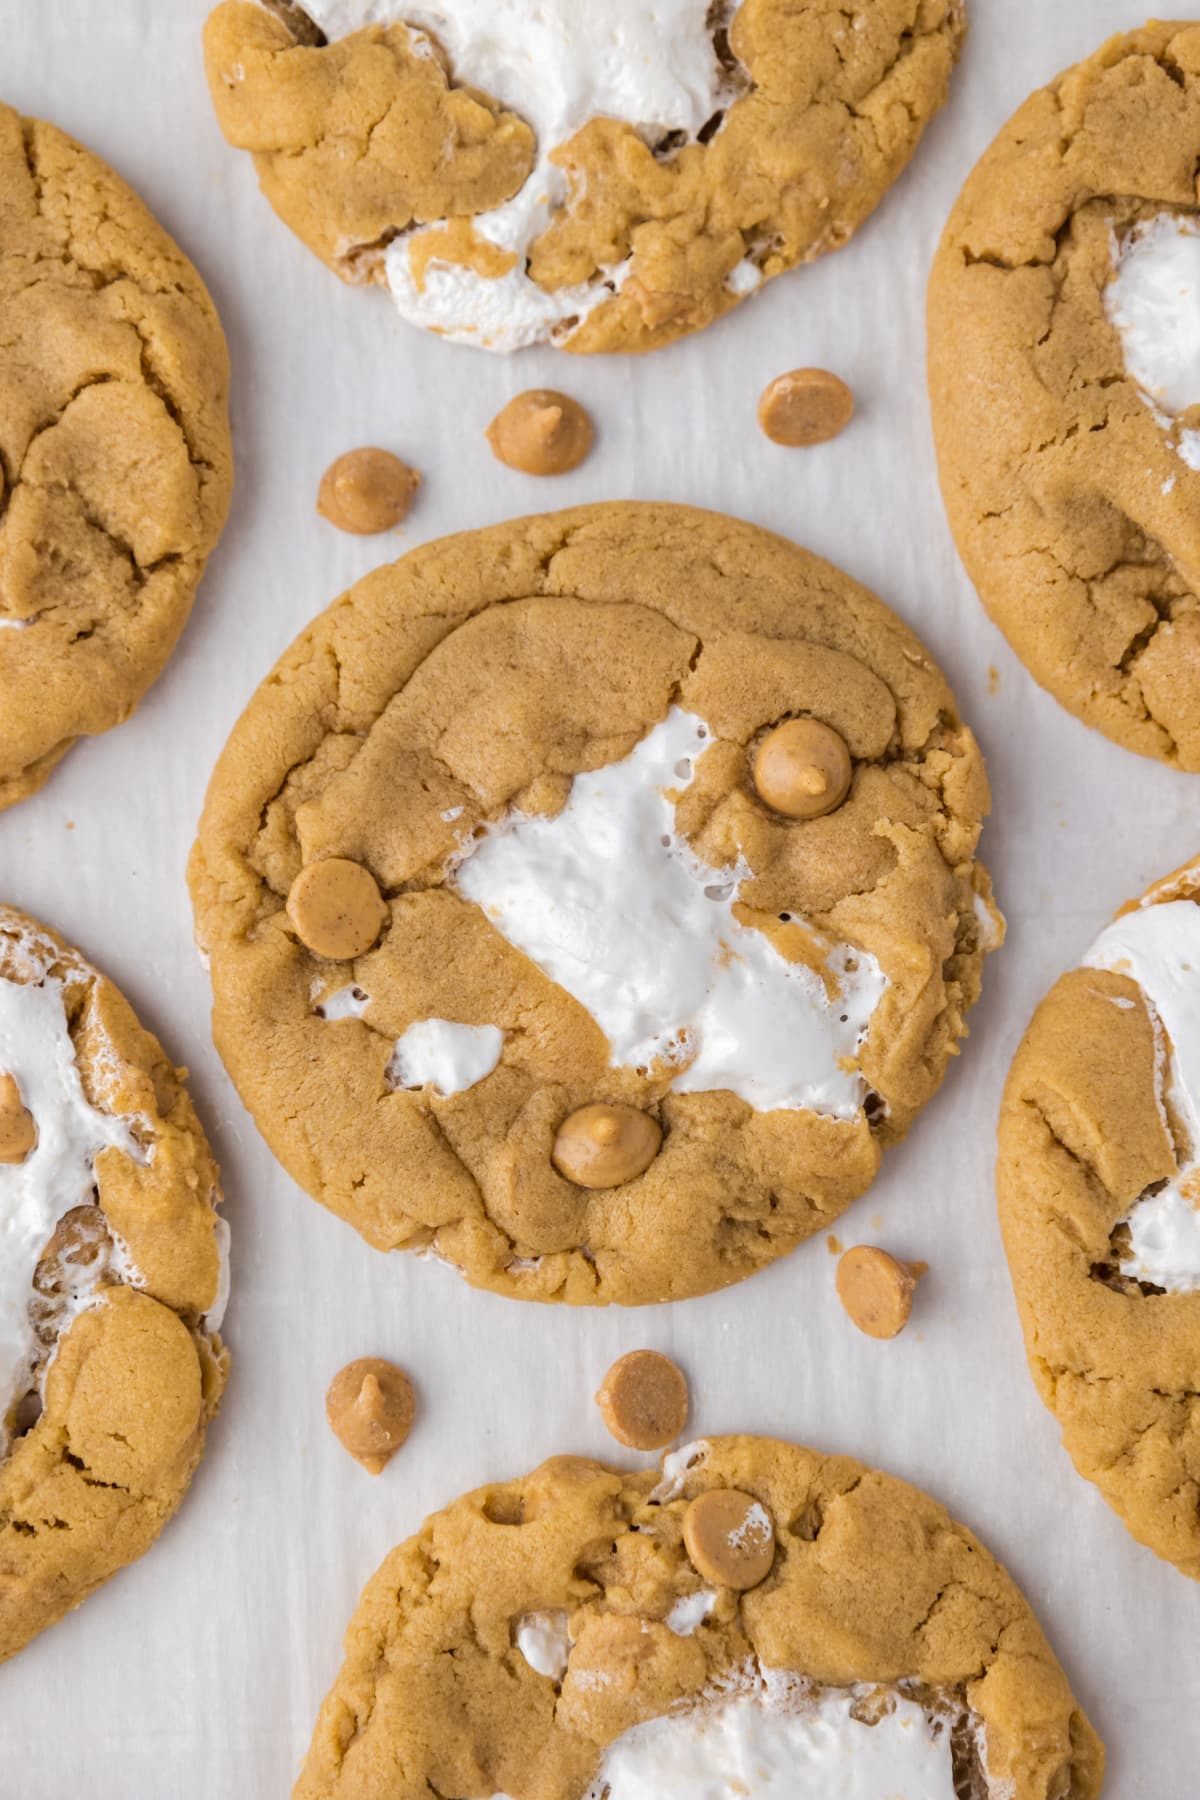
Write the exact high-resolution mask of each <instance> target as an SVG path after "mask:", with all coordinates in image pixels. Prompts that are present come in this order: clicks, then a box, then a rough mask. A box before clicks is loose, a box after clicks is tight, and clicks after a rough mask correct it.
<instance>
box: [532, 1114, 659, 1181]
mask: <svg viewBox="0 0 1200 1800" xmlns="http://www.w3.org/2000/svg"><path fill="white" fill-rule="evenodd" d="M661 1143H662V1127H661V1125H659V1123H658V1121H657V1120H656V1119H652V1118H651V1117H650V1114H649V1113H644V1112H639V1111H638V1109H637V1107H636V1106H622V1105H620V1104H619V1103H616V1104H613V1105H611V1106H610V1105H605V1104H602V1103H599V1102H597V1103H595V1104H593V1105H591V1106H581V1107H579V1109H578V1110H577V1111H576V1112H573V1113H569V1114H568V1116H567V1117H566V1118H565V1119H564V1120H563V1122H562V1124H561V1125H560V1126H559V1128H558V1136H557V1137H556V1138H555V1140H554V1149H553V1150H552V1151H551V1153H550V1160H551V1161H552V1162H553V1164H554V1166H555V1168H556V1169H557V1170H558V1172H559V1174H560V1175H565V1176H566V1178H567V1180H568V1181H574V1182H575V1183H577V1185H578V1186H579V1187H586V1188H610V1187H620V1185H621V1183H622V1182H623V1181H632V1180H633V1179H634V1177H635V1176H637V1175H641V1174H643V1173H644V1172H645V1171H646V1170H647V1169H648V1168H649V1167H650V1164H651V1163H652V1162H653V1161H654V1159H655V1157H656V1156H657V1155H658V1151H659V1146H660V1145H661Z"/></svg>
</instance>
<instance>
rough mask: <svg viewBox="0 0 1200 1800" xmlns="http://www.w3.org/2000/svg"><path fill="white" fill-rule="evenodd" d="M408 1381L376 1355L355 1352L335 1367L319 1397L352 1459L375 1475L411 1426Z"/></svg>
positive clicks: (332, 1426) (399, 1371) (414, 1409)
mask: <svg viewBox="0 0 1200 1800" xmlns="http://www.w3.org/2000/svg"><path fill="white" fill-rule="evenodd" d="M415 1411H416V1402H415V1400H414V1398H413V1390H412V1382H411V1381H410V1380H409V1379H408V1376H407V1375H406V1374H405V1373H404V1370H403V1369H398V1368H397V1367H396V1365H395V1363H390V1362H386V1361H385V1360H384V1358H383V1357H381V1356H360V1357H359V1358H358V1360H357V1361H356V1362H352V1363H347V1364H346V1366H345V1368H344V1369H339V1370H338V1372H337V1374H336V1375H335V1376H334V1378H333V1380H332V1381H331V1382H330V1384H329V1392H328V1393H327V1394H326V1396H325V1416H326V1418H327V1419H328V1420H329V1425H330V1429H331V1430H332V1432H333V1435H334V1436H335V1437H336V1438H337V1439H338V1441H339V1442H340V1443H341V1444H343V1445H344V1446H345V1448H346V1449H347V1450H348V1451H349V1452H350V1454H351V1456H352V1457H353V1458H354V1460H355V1462H359V1463H361V1464H362V1466H363V1468H364V1469H366V1470H368V1472H369V1473H370V1474H372V1475H378V1474H380V1473H381V1472H382V1470H383V1469H384V1468H385V1467H386V1466H387V1464H388V1462H390V1460H391V1458H392V1457H393V1456H394V1455H395V1454H396V1452H397V1450H398V1449H399V1448H400V1446H401V1444H402V1443H403V1442H404V1440H405V1438H406V1437H407V1436H408V1434H409V1432H410V1431H411V1430H412V1423H413V1414H414V1412H415Z"/></svg>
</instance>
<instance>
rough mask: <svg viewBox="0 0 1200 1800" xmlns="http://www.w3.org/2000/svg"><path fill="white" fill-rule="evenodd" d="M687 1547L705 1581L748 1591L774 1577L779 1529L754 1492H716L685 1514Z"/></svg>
mask: <svg viewBox="0 0 1200 1800" xmlns="http://www.w3.org/2000/svg"><path fill="white" fill-rule="evenodd" d="M683 1547H684V1549H685V1550H686V1551H687V1553H688V1556H689V1558H690V1559H691V1564H692V1567H693V1568H694V1569H695V1571H696V1573H697V1574H698V1575H700V1576H702V1577H703V1579H704V1580H705V1581H711V1582H712V1583H713V1585H714V1586H715V1587H726V1588H736V1589H737V1590H738V1592H739V1593H744V1592H745V1591H746V1589H747V1588H752V1587H757V1586H758V1584H759V1582H760V1581H765V1580H766V1578H767V1576H768V1575H769V1574H770V1573H771V1564H772V1563H773V1562H774V1560H775V1527H774V1525H772V1523H771V1515H770V1514H769V1513H768V1511H767V1509H766V1507H765V1506H763V1504H762V1502H761V1501H759V1500H756V1499H755V1498H754V1496H753V1495H752V1494H742V1493H739V1492H738V1490H737V1489H736V1488H710V1489H709V1491H708V1493H706V1494H700V1495H698V1496H697V1498H696V1499H695V1500H693V1501H692V1503H691V1505H690V1506H689V1507H688V1509H687V1511H686V1512H685V1513H684V1515H683Z"/></svg>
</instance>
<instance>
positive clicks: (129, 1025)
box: [0, 906, 229, 1661]
mask: <svg viewBox="0 0 1200 1800" xmlns="http://www.w3.org/2000/svg"><path fill="white" fill-rule="evenodd" d="M48 974H49V975H52V976H54V977H56V978H58V979H60V980H61V981H62V982H63V983H64V989H65V992H64V1001H65V1004H66V1008H67V1017H68V1021H69V1025H70V1030H71V1035H72V1038H73V1040H74V1043H75V1049H76V1058H77V1062H78V1066H79V1071H80V1075H81V1078H82V1081H83V1085H84V1091H85V1093H86V1094H87V1096H88V1099H89V1100H90V1101H91V1103H92V1104H93V1105H94V1106H98V1107H100V1108H101V1109H102V1110H104V1111H106V1112H110V1113H113V1114H115V1115H118V1116H122V1117H125V1118H127V1119H129V1120H130V1121H131V1123H132V1128H133V1131H134V1134H135V1136H136V1137H137V1139H138V1142H139V1144H140V1146H141V1147H142V1149H143V1150H144V1151H145V1152H146V1154H147V1160H146V1161H145V1162H144V1163H143V1162H141V1161H134V1159H133V1158H132V1157H130V1156H128V1155H127V1154H126V1153H125V1152H124V1151H123V1150H120V1149H115V1148H112V1149H106V1150H103V1151H102V1152H101V1153H100V1155H99V1156H98V1157H97V1159H96V1195H95V1204H94V1206H90V1207H87V1208H82V1209H79V1212H78V1213H74V1212H73V1213H72V1214H71V1215H70V1220H69V1222H70V1224H72V1225H73V1226H74V1228H75V1230H76V1231H77V1232H80V1233H82V1235H83V1238H84V1241H85V1242H86V1243H87V1244H88V1245H89V1246H92V1247H94V1250H95V1253H96V1254H97V1255H98V1256H99V1257H100V1258H101V1259H102V1261H103V1265H104V1270H105V1272H104V1273H103V1274H102V1275H101V1276H100V1280H99V1284H98V1287H97V1289H96V1292H97V1295H98V1296H99V1298H98V1300H97V1302H96V1304H94V1305H92V1306H91V1307H89V1308H88V1309H86V1310H84V1311H82V1312H80V1313H79V1314H78V1316H77V1317H76V1318H75V1320H74V1323H71V1322H70V1320H69V1319H67V1320H66V1326H65V1329H64V1319H63V1315H62V1312H61V1310H60V1306H59V1305H58V1304H57V1303H56V1300H55V1294H54V1283H53V1273H54V1271H53V1261H54V1259H53V1256H52V1255H51V1254H50V1253H49V1251H50V1247H49V1246H48V1254H47V1256H46V1257H45V1258H44V1259H43V1264H42V1265H41V1267H40V1269H39V1277H41V1276H42V1275H43V1274H44V1275H45V1276H46V1277H47V1280H46V1281H44V1282H41V1281H40V1282H39V1285H38V1287H37V1289H36V1291H31V1294H30V1301H31V1304H32V1305H33V1306H34V1317H35V1320H36V1323H37V1332H38V1338H39V1342H40V1344H41V1347H42V1357H41V1362H40V1366H39V1368H38V1370H37V1371H36V1376H37V1381H38V1387H39V1390H40V1394H41V1399H42V1412H41V1416H40V1417H39V1418H38V1419H37V1421H36V1423H35V1424H33V1425H32V1426H31V1427H29V1428H28V1429H25V1430H22V1429H21V1422H20V1420H19V1419H16V1418H15V1417H14V1418H11V1419H10V1420H9V1421H8V1424H9V1425H10V1427H12V1428H13V1436H12V1441H11V1443H10V1446H9V1450H8V1453H7V1454H5V1453H4V1452H2V1451H0V1661H3V1660H4V1659H5V1658H7V1657H9V1656H12V1655H14V1654H15V1652H16V1651H18V1650H20V1649H21V1648H22V1646H23V1645H25V1644H27V1643H28V1642H29V1640H30V1639H31V1638H32V1637H34V1636H36V1634H37V1633H38V1632H39V1631H42V1630H43V1629H44V1628H45V1627H46V1626H47V1625H52V1624H53V1623H54V1621H55V1620H56V1619H59V1618H61V1617H62V1615H63V1614H64V1613H66V1612H69V1611H70V1610H71V1609H72V1608H73V1607H75V1606H78V1605H79V1603H80V1601H81V1600H83V1599H84V1598H85V1597H86V1596H87V1595H88V1594H89V1593H91V1591H92V1589H93V1588H95V1587H98V1586H99V1585H100V1583H101V1582H102V1581H105V1580H107V1579H108V1577H109V1576H110V1575H112V1574H114V1573H115V1572H116V1571H117V1570H118V1569H120V1568H123V1567H124V1566H125V1564H126V1563H129V1562H132V1561H134V1559H135V1558H136V1557H139V1556H141V1555H142V1553H143V1552H144V1551H146V1550H148V1549H149V1547H150V1545H151V1544H152V1543H153V1542H154V1540H155V1538H156V1537H157V1536H158V1534H159V1532H160V1531H161V1530H162V1528H163V1526H164V1525H165V1524H166V1522H167V1520H168V1519H169V1518H170V1517H171V1515H172V1514H173V1513H174V1511H175V1509H176V1507H177V1506H178V1505H179V1503H180V1501H181V1500H182V1498H183V1495H184V1492H185V1490H186V1488H187V1485H188V1482H189V1481H190V1479H191V1476H192V1472H193V1470H194V1469H195V1467H196V1464H197V1463H198V1462H199V1460H200V1454H201V1451H202V1450H203V1447H204V1436H205V1431H206V1429H207V1426H208V1423H209V1421H210V1419H211V1418H212V1417H213V1415H214V1413H215V1412H216V1410H217V1406H218V1404H219V1402H220V1398H221V1393H222V1390H223V1389H224V1386H225V1377H226V1372H227V1368H228V1361H229V1358H228V1353H227V1352H226V1350H225V1348H224V1345H223V1344H222V1342H221V1339H220V1337H219V1335H218V1334H217V1332H216V1331H215V1330H210V1329H209V1328H208V1326H207V1324H206V1322H205V1315H206V1314H207V1313H208V1312H209V1311H210V1310H211V1309H212V1308H213V1307H214V1305H215V1304H217V1303H218V1301H219V1296H220V1294H221V1291H222V1283H223V1276H222V1260H223V1259H222V1247H221V1230H222V1228H221V1226H220V1221H219V1219H218V1215H217V1213H216V1212H215V1210H214V1208H215V1206H216V1203H217V1201H218V1200H219V1198H220V1190H219V1186H218V1174H217V1168H216V1164H215V1163H214V1162H213V1158H212V1153H211V1151H210V1150H209V1147H208V1143H207V1141H206V1139H205V1136H204V1133H203V1130H202V1129H201V1126H200V1123H199V1120H198V1119H197V1117H196V1114H195V1111H194V1109H193V1107H192V1103H191V1100H190V1099H189V1097H188V1094H187V1090H186V1089H185V1087H184V1086H183V1079H184V1074H185V1071H183V1070H180V1069H176V1068H174V1067H173V1065H172V1064H171V1063H170V1061H169V1060H168V1059H167V1057H166V1056H165V1054H164V1053H163V1050H162V1047H161V1045H160V1044H159V1043H158V1041H157V1039H155V1038H153V1037H152V1036H151V1035H150V1033H149V1032H148V1031H144V1030H143V1029H142V1027H141V1026H140V1025H139V1024H138V1022H137V1019H136V1018H135V1017H134V1014H133V1011H132V1009H131V1007H130V1006H129V1004H128V1002H127V1001H126V1000H124V999H123V998H122V996H121V995H120V994H119V993H118V992H117V990H116V988H115V987H114V986H113V984H112V983H111V981H109V980H107V979H106V978H105V977H104V976H103V975H101V974H100V973H99V972H98V971H97V970H96V969H94V968H93V967H92V966H91V965H90V964H89V963H87V962H86V961H85V960H84V959H83V957H82V956H80V954H79V953H78V951H76V950H72V949H70V948H68V946H67V945H66V944H65V943H64V942H63V940H62V939H61V938H60V937H59V936H58V935H57V934H56V933H55V932H53V931H50V930H48V929H47V928H46V927H45V926H44V925H39V924H37V923H35V921H34V920H32V919H29V918H27V917H25V916H24V915H23V914H22V913H19V912H16V911H14V910H13V909H12V908H11V907H7V906H0V979H3V980H7V981H17V982H30V981H39V980H41V979H42V978H43V977H44V976H46V975H48ZM81 1214H86V1217H81V1216H80V1215H81ZM60 1229H61V1227H60ZM114 1245H115V1246H116V1247H117V1248H118V1249H120V1250H123V1251H126V1252H127V1253H128V1258H129V1259H130V1260H131V1261H132V1263H133V1264H134V1265H135V1267H136V1269H137V1271H138V1274H139V1275H140V1277H141V1285H139V1286H136V1287H135V1286H133V1285H130V1284H128V1283H127V1282H126V1281H125V1280H124V1277H123V1275H122V1273H121V1266H120V1265H118V1266H117V1267H113V1266H111V1265H110V1263H109V1258H110V1257H111V1256H112V1254H113V1251H114Z"/></svg>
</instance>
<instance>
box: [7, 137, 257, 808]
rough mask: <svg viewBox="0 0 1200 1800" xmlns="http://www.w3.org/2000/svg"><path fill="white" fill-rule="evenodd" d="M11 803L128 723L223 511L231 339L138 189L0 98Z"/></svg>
mask: <svg viewBox="0 0 1200 1800" xmlns="http://www.w3.org/2000/svg"><path fill="white" fill-rule="evenodd" d="M0 221H2V229H0V312H2V313H3V318H4V330H3V335H2V337H0V810H2V809H3V808H4V807H6V806H11V805H13V803H14V802H15V801H17V800H23V799H25V797H26V796H27V795H29V794H32V793H35V792H36V790H37V789H38V788H39V787H41V785H42V783H43V782H44V781H45V780H46V777H47V776H48V775H49V774H50V771H51V770H52V769H53V768H54V766H55V764H56V763H57V762H58V761H59V760H60V759H61V758H62V757H63V756H64V755H65V754H66V752H67V751H68V750H69V749H70V747H71V745H72V744H73V743H74V742H75V740H76V739H77V738H80V737H85V736H89V735H91V734H93V733H95V732H99V731H107V730H108V729H109V728H110V726H113V725H119V724H120V723H121V722H122V720H124V719H127V718H128V717H129V715H130V713H131V712H132V711H133V709H134V707H135V706H136V705H137V703H138V701H139V700H140V699H141V698H142V695H143V694H144V693H145V692H146V689H147V688H148V687H149V686H150V684H151V683H152V682H153V681H154V680H155V678H156V677H157V676H158V674H159V673H160V671H161V669H162V667H163V664H164V663H165V662H166V660H167V658H168V656H169V655H170V653H171V651H172V649H173V648H174V645H175V640H176V639H177V638H178V636H179V633H180V632H181V630H182V629H183V625H184V622H185V620H186V619H187V616H188V612H189V611H190V609H191V604H192V596H193V594H194V593H195V591H196V584H197V582H198V581H199V579H200V576H201V575H202V573H203V571H204V564H205V560H206V558H207V557H208V554H209V551H210V550H211V549H212V548H213V545H214V544H215V543H216V541H217V537H218V536H219V534H220V530H221V526H222V525H223V524H224V521H225V514H226V511H227V510H228V506H229V493H230V486H231V482H232V451H231V448H230V440H229V424H228V420H227V416H226V390H227V387H228V372H229V371H228V358H227V355H226V350H225V339H224V337H223V335H222V332H221V327H220V324H219V322H218V320H217V315H216V312H215V310H214V308H213V304H212V301H211V300H210V298H209V296H208V294H207V292H206V291H205V288H204V285H203V283H202V282H201V280H200V277H199V276H198V275H197V273H196V271H195V269H193V267H192V265H191V263H189V262H188V260H187V258H186V257H185V256H184V255H183V253H182V251H181V250H180V249H179V248H178V246H177V245H176V244H174V243H173V242H172V241H171V239H170V238H169V237H168V236H167V234H166V232H165V231H164V230H163V229H162V227H161V226H160V225H159V224H158V223H157V222H156V221H155V220H154V219H153V218H152V217H151V216H150V214H149V213H148V212H147V210H146V208H145V207H144V206H143V205H142V202H141V201H140V200H139V199H138V198H137V196H136V195H135V194H133V193H132V192H131V191H130V190H129V188H127V187H126V185H125V183H124V182H123V181H122V180H121V179H120V177H119V176H117V175H115V174H114V173H113V171H112V170H111V169H110V168H108V167H107V166H106V165H105V164H104V163H102V162H101V161H100V159H99V157H96V156H93V155H92V154H91V153H90V151H87V150H85V149H84V148H83V147H82V146H81V145H79V144H77V143H75V142H74V141H73V140H72V139H71V138H69V137H67V136H66V135H65V134H64V133H63V132H61V131H58V130H57V129H56V128H55V127H54V126H53V125H46V124H43V123H41V122H40V121H38V120H36V119H23V118H21V117H20V116H19V114H17V113H15V112H14V111H13V110H12V109H11V108H10V107H7V106H2V105H0Z"/></svg>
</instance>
